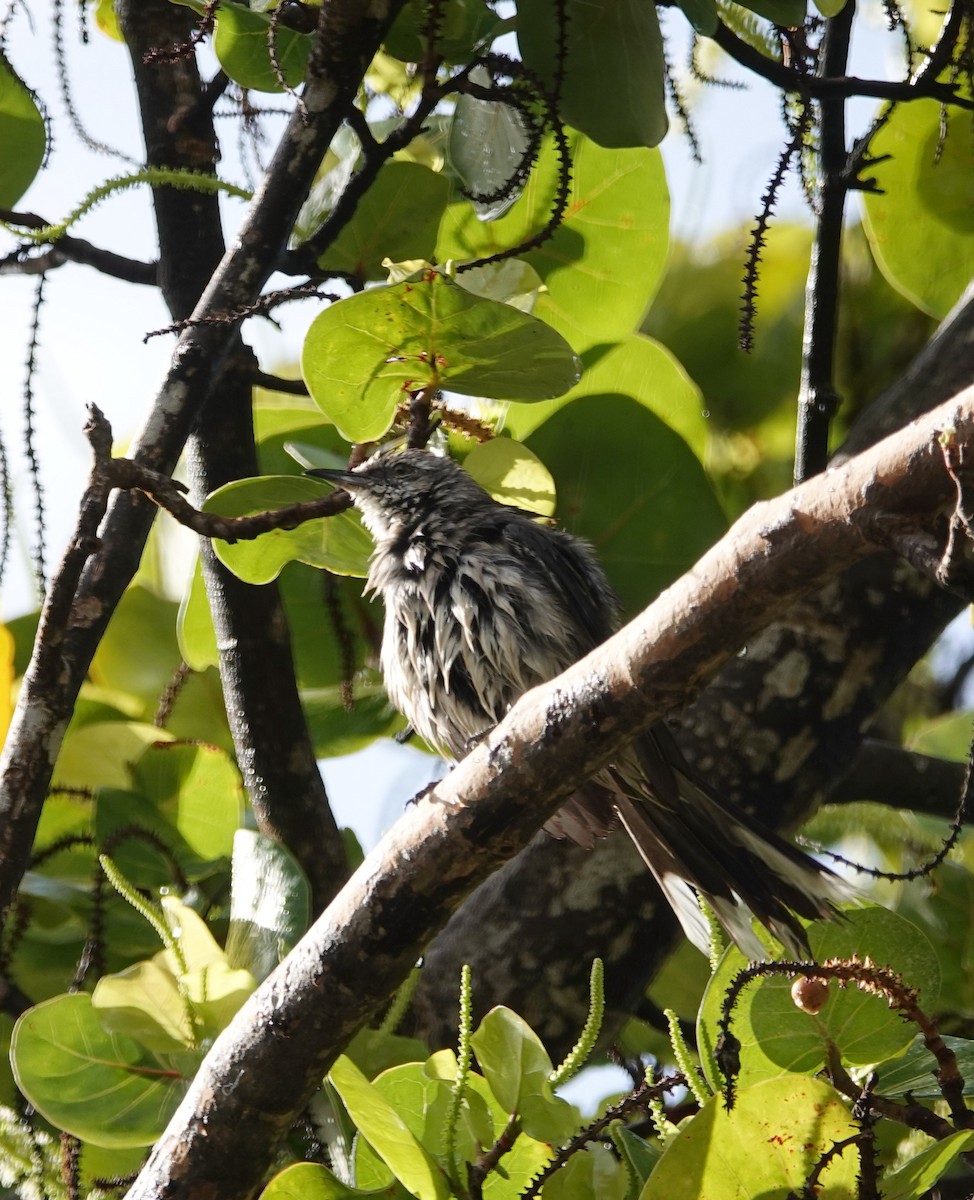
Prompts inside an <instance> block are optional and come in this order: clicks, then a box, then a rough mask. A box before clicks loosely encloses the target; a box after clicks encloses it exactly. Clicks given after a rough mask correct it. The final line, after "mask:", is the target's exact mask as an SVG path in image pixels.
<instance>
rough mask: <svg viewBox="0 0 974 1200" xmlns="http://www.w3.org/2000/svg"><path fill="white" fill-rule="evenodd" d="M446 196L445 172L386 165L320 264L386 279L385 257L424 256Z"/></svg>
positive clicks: (413, 165) (430, 247) (432, 240)
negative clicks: (443, 173)
mask: <svg viewBox="0 0 974 1200" xmlns="http://www.w3.org/2000/svg"><path fill="white" fill-rule="evenodd" d="M449 195H450V183H449V180H448V179H447V178H446V176H445V175H441V174H439V173H437V172H436V171H431V170H430V169H429V167H423V166H420V165H419V164H418V163H413V162H391V163H387V164H386V165H385V166H384V167H383V168H382V170H381V171H380V172H379V175H378V178H377V179H376V181H375V183H373V184H372V186H371V187H370V188H369V189H368V191H367V192H366V193H365V195H364V196H363V197H362V198H361V200H359V202H358V204H357V206H356V208H355V215H354V216H353V217H352V219H351V220H350V221H349V223H348V224H347V225H346V226H345V228H344V229H343V230H342V231H341V233H339V235H338V237H337V238H336V239H335V240H334V242H332V244H331V245H330V246H329V247H328V249H327V250H326V251H325V252H324V254H323V255H322V256H321V258H320V259H319V262H320V264H321V266H322V268H323V269H324V270H325V272H327V271H328V270H334V271H348V272H349V273H350V274H352V275H355V276H357V277H358V278H359V279H367V280H378V279H385V278H386V273H385V270H384V268H383V266H382V260H383V259H384V258H390V259H392V261H393V262H402V261H403V260H404V259H408V258H425V259H428V258H429V257H430V256H431V255H432V253H433V248H434V246H435V245H436V232H437V229H438V228H439V224H440V218H441V217H442V215H443V213H444V211H445V210H446V205H447V200H448V199H449Z"/></svg>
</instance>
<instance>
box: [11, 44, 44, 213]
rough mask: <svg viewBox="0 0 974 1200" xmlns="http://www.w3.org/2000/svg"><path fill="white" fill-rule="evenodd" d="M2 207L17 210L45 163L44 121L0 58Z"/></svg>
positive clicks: (21, 85) (31, 99)
mask: <svg viewBox="0 0 974 1200" xmlns="http://www.w3.org/2000/svg"><path fill="white" fill-rule="evenodd" d="M0 146H3V154H0V207H3V208H13V206H14V205H15V204H16V203H17V201H18V200H19V199H20V197H21V196H22V195H23V194H24V192H26V191H27V189H28V187H30V184H31V181H32V180H33V178H34V176H35V175H36V174H37V172H38V170H39V169H40V165H41V163H42V162H43V161H44V150H45V148H46V146H47V133H46V131H45V129H44V118H43V117H42V116H41V114H40V112H39V110H38V108H37V105H36V104H35V103H34V100H33V97H32V96H31V94H30V92H29V91H28V90H27V88H26V87H25V86H24V84H23V83H22V82H21V80H20V79H19V78H18V77H17V75H15V74H14V72H13V70H12V68H11V66H10V64H9V63H8V62H7V60H6V59H5V58H4V57H3V56H2V55H0Z"/></svg>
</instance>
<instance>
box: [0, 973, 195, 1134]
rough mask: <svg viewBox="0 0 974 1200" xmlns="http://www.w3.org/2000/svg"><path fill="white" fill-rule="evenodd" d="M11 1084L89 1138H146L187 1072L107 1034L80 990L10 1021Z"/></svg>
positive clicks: (174, 1102) (159, 1124)
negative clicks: (12, 1022)
mask: <svg viewBox="0 0 974 1200" xmlns="http://www.w3.org/2000/svg"><path fill="white" fill-rule="evenodd" d="M10 1054H11V1061H12V1063H13V1068H14V1076H15V1078H16V1080H17V1086H18V1087H19V1088H20V1090H21V1091H22V1092H23V1093H24V1095H25V1096H26V1097H27V1099H28V1100H29V1101H30V1102H31V1104H33V1105H34V1107H35V1108H36V1109H37V1110H38V1112H40V1113H42V1114H43V1116H45V1117H46V1118H47V1119H48V1120H49V1121H50V1122H51V1123H52V1124H53V1125H56V1126H57V1127H58V1128H59V1129H64V1130H66V1131H67V1132H68V1133H71V1134H74V1136H75V1137H79V1138H81V1139H83V1140H84V1141H86V1142H92V1143H93V1144H94V1145H96V1146H108V1147H113V1146H114V1147H123V1146H148V1145H150V1144H151V1143H152V1142H154V1141H155V1140H156V1138H157V1137H158V1136H159V1135H160V1134H161V1133H162V1131H163V1130H164V1129H165V1127H166V1125H167V1123H168V1121H169V1118H170V1117H171V1116H172V1114H173V1113H174V1112H175V1111H176V1107H177V1106H178V1104H179V1101H180V1099H181V1097H182V1094H183V1092H184V1091H185V1089H186V1085H187V1083H188V1080H186V1079H184V1078H183V1077H182V1076H181V1075H179V1074H177V1073H176V1072H175V1071H174V1070H172V1069H171V1068H170V1067H169V1065H168V1064H167V1063H165V1062H163V1061H161V1060H159V1059H157V1058H156V1057H155V1056H154V1055H152V1054H150V1053H149V1052H148V1051H146V1050H145V1049H143V1048H142V1047H141V1046H139V1045H138V1044H137V1043H136V1042H134V1041H133V1040H132V1039H131V1038H129V1037H125V1036H123V1035H120V1034H108V1033H106V1032H105V1030H104V1029H103V1028H102V1025H101V1022H100V1021H99V1019H98V1016H97V1014H96V1013H95V1011H94V1009H93V1008H92V1004H91V997H90V996H88V995H86V994H85V993H83V992H79V993H77V994H75V995H71V996H55V997H54V998H53V999H52V1000H46V1001H45V1002H44V1003H43V1004H38V1005H36V1006H35V1007H34V1008H31V1009H29V1010H28V1011H27V1012H26V1013H24V1015H23V1016H22V1017H21V1018H20V1020H19V1021H18V1022H17V1024H16V1026H15V1027H14V1033H13V1041H12V1044H11V1051H10Z"/></svg>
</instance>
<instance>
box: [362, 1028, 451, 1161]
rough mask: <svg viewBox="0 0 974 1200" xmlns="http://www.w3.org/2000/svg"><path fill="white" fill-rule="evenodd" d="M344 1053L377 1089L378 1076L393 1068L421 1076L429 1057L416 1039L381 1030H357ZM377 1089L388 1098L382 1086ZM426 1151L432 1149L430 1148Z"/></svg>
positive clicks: (424, 1047)
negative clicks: (417, 1070) (412, 1069)
mask: <svg viewBox="0 0 974 1200" xmlns="http://www.w3.org/2000/svg"><path fill="white" fill-rule="evenodd" d="M345 1053H346V1054H347V1055H348V1057H349V1058H350V1059H351V1060H352V1062H353V1063H355V1065H356V1066H357V1067H358V1069H359V1070H360V1071H361V1072H362V1074H363V1075H364V1076H365V1077H366V1079H371V1080H373V1081H374V1086H376V1087H380V1077H383V1078H384V1077H385V1075H386V1073H387V1072H388V1071H391V1070H393V1069H394V1068H396V1067H418V1068H420V1074H422V1066H423V1063H424V1062H425V1060H426V1058H427V1056H428V1051H427V1049H426V1043H425V1042H421V1041H420V1040H419V1038H411V1037H402V1036H401V1035H400V1034H397V1033H384V1032H383V1031H382V1030H381V1029H360V1030H359V1031H358V1033H357V1034H356V1035H355V1037H353V1038H352V1040H351V1041H350V1042H349V1044H348V1045H347V1046H346V1048H345ZM427 1082H428V1080H427ZM380 1090H381V1091H382V1092H383V1095H385V1096H386V1097H387V1099H388V1098H389V1095H388V1091H387V1090H385V1085H384V1084H383V1085H382V1086H381V1087H380ZM410 1128H411V1129H412V1131H413V1133H415V1134H416V1135H417V1137H419V1136H420V1135H419V1132H418V1131H417V1129H415V1128H413V1127H412V1126H410ZM424 1144H425V1143H424ZM426 1148H427V1149H428V1150H430V1151H433V1150H434V1147H432V1146H427V1147H426Z"/></svg>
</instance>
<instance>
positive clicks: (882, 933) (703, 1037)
mask: <svg viewBox="0 0 974 1200" xmlns="http://www.w3.org/2000/svg"><path fill="white" fill-rule="evenodd" d="M807 932H808V940H809V943H810V945H811V949H812V955H811V957H812V959H813V960H815V961H816V962H825V961H826V960H827V959H831V958H850V957H851V956H853V955H858V956H859V957H860V958H864V957H865V956H866V955H868V956H869V957H870V958H871V959H872V961H873V962H874V963H876V964H877V965H879V966H888V967H890V968H892V970H894V971H896V972H897V973H899V974H900V975H902V977H903V978H904V980H905V982H906V984H907V985H908V986H911V987H919V988H920V989H921V993H920V1004H921V1006H922V1007H925V1008H927V1009H928V1010H930V1009H931V1008H932V1007H933V1006H934V1005H935V1004H936V1001H937V996H938V994H939V990H940V971H939V969H938V966H937V957H936V953H935V952H934V949H933V947H932V946H931V945H930V943H929V941H927V939H926V937H924V935H923V934H922V933H921V932H920V930H919V929H917V928H916V926H914V925H911V924H910V922H909V921H905V920H904V919H903V918H902V917H900V916H897V915H896V914H895V913H891V912H889V911H887V910H886V909H885V908H878V907H866V908H861V909H851V910H849V911H847V912H845V913H843V919H842V920H841V921H840V922H831V921H814V922H812V923H811V924H810V925H809V926H808V930H807ZM778 957H780V950H779V954H778ZM746 965H747V962H746V960H745V958H744V956H743V955H742V954H741V952H740V951H739V950H738V949H737V948H736V947H734V946H731V947H728V949H727V950H726V951H725V953H724V956H723V958H722V959H721V961H720V963H719V965H718V967H717V970H716V972H715V973H714V975H713V976H712V978H711V980H710V983H709V985H708V987H707V991H706V992H705V993H704V997H703V1001H702V1002H701V1005H700V1015H699V1017H698V1020H697V1044H698V1045H699V1047H700V1050H701V1058H702V1060H703V1063H704V1069H705V1071H706V1073H707V1077H708V1082H709V1083H710V1085H711V1087H713V1088H715V1089H717V1088H719V1087H720V1080H719V1079H717V1078H716V1076H715V1075H714V1072H713V1070H712V1068H711V1061H710V1056H711V1055H712V1054H713V1048H714V1038H715V1030H716V1028H717V1019H718V1017H719V1015H720V1009H721V1004H722V1002H723V997H724V993H725V991H726V990H727V987H728V985H729V984H730V982H731V980H732V979H733V978H734V976H735V975H737V973H738V972H739V971H740V970H742V969H743V968H744V967H745V966H746ZM732 1029H733V1033H734V1036H735V1037H736V1038H737V1039H738V1040H739V1041H740V1043H741V1072H740V1075H739V1083H740V1086H741V1087H742V1088H746V1087H748V1086H749V1085H750V1084H752V1083H757V1082H759V1081H761V1080H765V1079H775V1078H778V1077H779V1076H781V1075H782V1074H784V1073H785V1072H795V1073H801V1074H804V1073H809V1074H811V1073H814V1072H815V1071H818V1070H820V1069H821V1067H822V1064H823V1061H824V1058H825V1052H826V1041H827V1040H830V1041H831V1042H832V1043H834V1044H835V1046H836V1047H837V1048H838V1051H839V1054H840V1055H841V1057H842V1060H843V1062H845V1063H848V1064H851V1065H853V1066H862V1065H867V1064H870V1063H875V1062H881V1061H882V1060H883V1059H886V1058H890V1057H892V1056H893V1055H896V1054H900V1053H901V1052H902V1051H903V1050H904V1049H905V1048H906V1047H907V1046H908V1045H909V1044H910V1042H911V1040H912V1038H913V1035H914V1033H915V1029H914V1027H913V1026H912V1025H910V1024H908V1023H907V1022H905V1021H903V1020H902V1019H901V1018H900V1016H899V1014H898V1013H896V1012H895V1011H893V1010H891V1009H890V1008H889V1007H888V1005H887V1004H886V1002H885V1000H884V999H883V998H882V997H879V996H870V995H868V994H866V993H864V992H860V991H859V989H858V988H856V987H854V986H853V985H851V984H850V985H849V986H848V987H847V988H839V987H837V986H835V985H833V986H832V987H831V988H830V993H829V999H828V1002H827V1003H826V1005H825V1007H824V1008H823V1009H822V1011H821V1012H819V1013H818V1014H817V1015H815V1016H810V1015H809V1014H807V1013H804V1012H802V1011H801V1010H800V1009H799V1008H797V1007H796V1006H795V1004H794V1002H793V1001H792V999H791V981H790V980H788V979H783V978H772V979H765V980H762V981H761V982H760V983H755V984H752V985H751V986H750V987H748V988H747V989H745V991H744V993H743V995H742V996H741V999H740V1000H739V1002H738V1004H737V1006H736V1008H735V1010H734V1019H733V1025H732Z"/></svg>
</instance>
